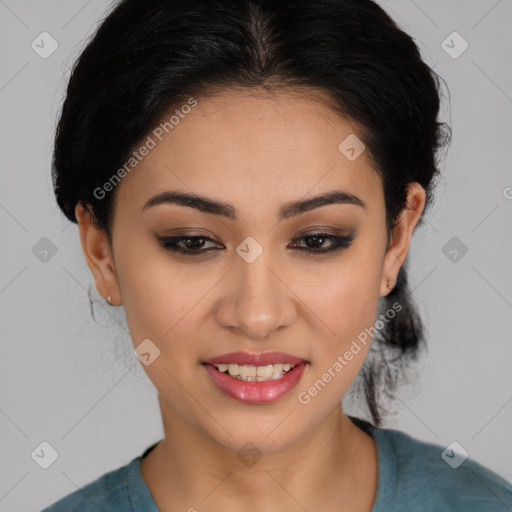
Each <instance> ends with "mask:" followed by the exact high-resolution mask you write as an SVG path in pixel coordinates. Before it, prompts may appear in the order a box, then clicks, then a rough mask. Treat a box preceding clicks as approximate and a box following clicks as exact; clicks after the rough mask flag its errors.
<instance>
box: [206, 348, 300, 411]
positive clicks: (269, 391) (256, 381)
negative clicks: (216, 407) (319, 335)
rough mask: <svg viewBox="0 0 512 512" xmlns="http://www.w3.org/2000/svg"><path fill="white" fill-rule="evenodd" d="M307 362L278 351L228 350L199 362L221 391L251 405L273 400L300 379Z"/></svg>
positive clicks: (286, 391) (287, 390)
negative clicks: (256, 352) (229, 351)
mask: <svg viewBox="0 0 512 512" xmlns="http://www.w3.org/2000/svg"><path fill="white" fill-rule="evenodd" d="M308 363H309V361H307V360H305V359H302V358H299V357H295V356H292V355H290V354H284V353H282V352H263V353H259V354H254V353H253V354H251V353H249V352H232V353H229V354H224V355H222V356H218V357H215V358H212V359H209V360H207V361H203V362H202V365H203V367H204V368H205V370H206V372H207V374H208V375H209V377H210V379H211V381H212V382H213V384H215V386H216V387H217V388H218V389H220V391H222V392H223V393H225V394H226V395H228V396H230V397H231V398H234V399H235V400H238V401H240V402H246V403H251V404H263V403H268V402H272V401H274V400H277V399H278V398H280V397H281V396H283V395H285V394H286V393H288V392H289V391H290V390H291V389H292V388H293V387H295V385H296V384H297V383H298V381H299V380H300V378H301V376H302V374H303V372H304V370H305V368H306V366H307V364H308Z"/></svg>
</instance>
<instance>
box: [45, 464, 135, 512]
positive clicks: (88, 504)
mask: <svg viewBox="0 0 512 512" xmlns="http://www.w3.org/2000/svg"><path fill="white" fill-rule="evenodd" d="M136 463H137V458H135V459H132V461H131V462H129V463H128V464H126V465H124V466H122V467H119V468H117V469H114V470H112V471H109V472H108V473H105V474H104V475H102V476H100V477H99V478H97V479H96V480H94V481H92V482H90V483H89V484H87V485H85V486H83V487H81V488H80V489H77V490H76V491H74V492H72V493H70V494H68V495H66V496H64V497H63V498H61V499H60V500H59V501H57V502H55V503H53V504H52V505H50V506H49V507H47V508H45V509H44V510H43V511H42V512H69V511H70V510H73V511H76V512H98V510H101V511H102V512H120V511H122V512H128V511H130V510H132V506H131V503H130V497H129V488H128V486H129V482H130V479H131V478H132V477H131V475H132V472H133V470H134V465H135V464H136Z"/></svg>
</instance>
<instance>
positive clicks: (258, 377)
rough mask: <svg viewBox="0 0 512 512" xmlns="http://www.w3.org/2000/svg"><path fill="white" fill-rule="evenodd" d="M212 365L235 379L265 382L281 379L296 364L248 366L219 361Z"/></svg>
mask: <svg viewBox="0 0 512 512" xmlns="http://www.w3.org/2000/svg"><path fill="white" fill-rule="evenodd" d="M207 364H208V363H207ZM212 366H214V367H215V368H217V370H218V371H219V372H221V373H224V374H225V375H229V376H230V377H233V378H234V379H236V380H243V381H245V382H265V381H269V380H277V379H282V378H283V377H284V376H285V374H287V373H288V372H290V371H291V370H293V368H295V366H296V365H295V364H293V365H292V364H290V363H285V364H283V363H275V364H267V365H264V366H250V365H239V364H235V363H229V364H225V363H220V364H213V365H212Z"/></svg>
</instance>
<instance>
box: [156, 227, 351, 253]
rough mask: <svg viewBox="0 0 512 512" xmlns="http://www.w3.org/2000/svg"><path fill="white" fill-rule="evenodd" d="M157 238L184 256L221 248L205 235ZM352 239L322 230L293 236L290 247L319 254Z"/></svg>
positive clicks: (336, 249) (348, 242)
mask: <svg viewBox="0 0 512 512" xmlns="http://www.w3.org/2000/svg"><path fill="white" fill-rule="evenodd" d="M157 240H158V242H159V243H160V245H161V246H162V247H163V248H164V249H166V250H168V251H171V252H174V253H179V254H183V255H185V256H201V255H204V254H207V253H212V252H213V251H218V250H221V249H222V248H223V247H219V246H218V244H217V242H215V241H214V240H212V239H211V238H209V237H207V236H198V235H181V236H164V237H160V236H157ZM353 240H355V237H354V236H339V235H332V234H329V233H322V232H319V233H308V234H307V235H304V236H302V237H300V238H295V239H294V240H293V242H294V244H293V245H292V249H294V250H296V251H300V252H303V253H306V254H316V255H319V256H320V255H323V254H326V253H331V252H334V251H339V250H341V249H348V248H349V247H351V245H352V244H351V242H352V241H353ZM297 242H305V244H306V247H298V246H297ZM326 242H329V245H328V246H327V248H325V243H326ZM208 243H213V244H217V247H209V248H208V247H207V248H205V244H208Z"/></svg>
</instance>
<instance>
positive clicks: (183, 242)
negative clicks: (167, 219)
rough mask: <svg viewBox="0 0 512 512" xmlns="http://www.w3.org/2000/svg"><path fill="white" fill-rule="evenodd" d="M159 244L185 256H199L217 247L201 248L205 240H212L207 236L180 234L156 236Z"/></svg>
mask: <svg viewBox="0 0 512 512" xmlns="http://www.w3.org/2000/svg"><path fill="white" fill-rule="evenodd" d="M157 239H158V242H159V243H160V245H161V246H162V247H163V248H164V249H167V250H168V251H171V252H176V253H179V254H184V255H187V256H199V255H201V254H205V253H210V252H212V251H216V250H219V249H215V248H209V249H203V247H204V244H205V242H214V243H215V241H214V240H212V239H211V238H209V237H207V236H195V235H182V236H162V237H160V236H157Z"/></svg>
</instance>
